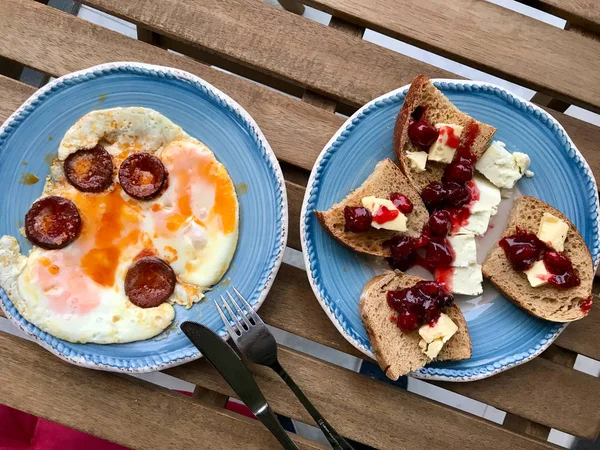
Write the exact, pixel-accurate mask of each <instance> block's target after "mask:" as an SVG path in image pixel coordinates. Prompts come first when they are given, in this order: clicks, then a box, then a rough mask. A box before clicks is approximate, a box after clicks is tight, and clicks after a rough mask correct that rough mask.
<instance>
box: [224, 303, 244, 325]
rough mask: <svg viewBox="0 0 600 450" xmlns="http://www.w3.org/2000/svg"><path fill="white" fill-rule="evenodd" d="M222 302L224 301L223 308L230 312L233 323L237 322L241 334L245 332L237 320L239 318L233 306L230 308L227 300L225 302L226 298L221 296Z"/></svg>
mask: <svg viewBox="0 0 600 450" xmlns="http://www.w3.org/2000/svg"><path fill="white" fill-rule="evenodd" d="M221 300H223V306H224V307H225V308H227V311H229V315H230V316H231V318H232V319H233V321H234V322H235V324H236V325H237V327H238V329H239V332H240V333H243V332H244V327H243V326H242V324H241V322H240V320H239V319H238V318H237V316H236V315H235V314H234V313H233V311H232V309H231V306H229V303H227V300H225V297H223V295H221Z"/></svg>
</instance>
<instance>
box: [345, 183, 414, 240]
mask: <svg viewBox="0 0 600 450" xmlns="http://www.w3.org/2000/svg"><path fill="white" fill-rule="evenodd" d="M390 200H391V202H392V203H393V204H394V206H395V207H396V208H398V211H400V212H402V213H403V214H409V213H411V212H412V210H413V204H412V202H411V201H410V199H409V198H408V197H407V196H406V195H404V194H400V193H398V192H393V193H391V194H390ZM398 211H396V210H395V209H389V208H387V207H385V206H383V205H382V206H381V207H380V208H379V209H378V210H377V211H375V214H371V212H370V211H369V210H368V209H367V208H363V207H362V206H346V207H345V208H344V222H345V223H344V231H351V232H353V233H364V232H365V231H369V230H370V229H371V222H373V221H374V222H376V223H378V224H380V225H381V224H384V223H386V222H389V221H390V220H394V219H395V218H396V217H398V215H399V214H400V213H399V212H398Z"/></svg>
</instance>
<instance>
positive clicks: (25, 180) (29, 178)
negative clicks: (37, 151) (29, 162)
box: [19, 172, 40, 186]
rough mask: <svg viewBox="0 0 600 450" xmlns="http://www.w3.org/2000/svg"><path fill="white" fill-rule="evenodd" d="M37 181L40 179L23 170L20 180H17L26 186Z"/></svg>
mask: <svg viewBox="0 0 600 450" xmlns="http://www.w3.org/2000/svg"><path fill="white" fill-rule="evenodd" d="M38 181H40V179H39V178H38V177H36V176H35V175H34V174H32V173H31V172H25V173H23V174H21V180H19V183H21V184H24V185H26V186H31V185H32V184H35V183H37V182H38Z"/></svg>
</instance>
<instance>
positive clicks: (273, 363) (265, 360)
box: [215, 287, 354, 450]
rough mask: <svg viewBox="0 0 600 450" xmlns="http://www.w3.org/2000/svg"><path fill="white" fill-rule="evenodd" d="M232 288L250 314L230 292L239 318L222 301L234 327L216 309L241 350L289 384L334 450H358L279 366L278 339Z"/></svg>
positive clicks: (225, 301) (219, 308) (222, 297)
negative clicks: (276, 340) (336, 429)
mask: <svg viewBox="0 0 600 450" xmlns="http://www.w3.org/2000/svg"><path fill="white" fill-rule="evenodd" d="M232 288H233V291H234V292H235V293H236V295H237V297H238V298H239V300H240V301H241V303H242V304H243V307H244V308H245V309H246V311H247V313H244V311H243V310H242V307H240V305H239V303H238V302H237V301H236V300H235V298H234V297H233V296H232V295H231V293H229V292H226V294H227V296H228V297H229V301H230V302H231V304H233V307H234V308H235V310H236V311H237V312H238V315H239V318H238V316H237V315H236V314H234V312H233V310H232V308H231V306H230V305H229V302H227V300H226V299H225V297H224V296H223V295H221V300H223V306H224V307H225V309H227V311H228V312H229V315H230V316H231V318H232V322H233V324H232V323H230V321H229V320H228V319H227V317H225V314H224V312H223V310H222V309H221V307H220V306H219V304H218V303H217V302H216V301H215V305H217V310H218V311H219V314H220V316H221V319H223V322H224V323H225V326H226V327H227V331H228V332H229V335H230V336H231V339H232V340H233V342H234V344H235V345H236V347H237V348H238V350H239V351H240V352H241V353H242V355H243V356H245V357H246V358H247V359H248V360H250V361H252V362H253V363H256V364H260V365H262V366H267V367H270V368H271V369H273V370H274V371H275V372H276V373H277V374H278V375H279V376H280V377H281V378H282V379H283V381H285V382H286V384H287V385H288V386H289V387H290V389H291V390H292V391H293V392H294V394H296V397H298V400H300V403H302V404H303V405H304V407H305V408H306V410H307V411H308V412H309V414H310V415H311V416H312V418H313V419H314V420H315V422H316V423H317V425H318V426H319V428H320V429H321V431H323V434H325V437H326V438H327V440H328V441H329V443H330V444H331V445H332V447H333V448H334V449H336V450H354V449H353V447H352V446H351V445H350V444H348V442H347V441H346V440H345V439H344V438H343V437H342V436H340V435H339V434H338V432H337V431H335V430H334V429H333V427H332V426H331V425H329V423H328V422H327V421H326V420H325V419H324V418H323V416H322V415H321V414H320V413H319V411H317V409H316V408H315V407H314V406H313V404H312V403H311V402H310V401H309V400H308V398H306V396H305V395H304V393H303V392H302V391H301V390H300V388H299V387H298V385H297V384H296V383H294V380H292V378H291V377H290V376H289V375H288V373H287V372H286V371H285V369H284V368H283V367H282V366H281V364H279V361H278V360H277V343H276V342H275V338H274V337H273V335H272V334H271V332H270V331H269V330H268V329H267V327H266V326H265V324H264V322H263V321H262V320H261V318H260V317H259V316H258V314H256V312H255V311H254V309H253V308H252V307H251V306H250V305H249V304H248V302H247V301H246V299H245V298H244V297H243V296H242V294H240V293H239V291H238V290H237V289H236V288H235V287H232Z"/></svg>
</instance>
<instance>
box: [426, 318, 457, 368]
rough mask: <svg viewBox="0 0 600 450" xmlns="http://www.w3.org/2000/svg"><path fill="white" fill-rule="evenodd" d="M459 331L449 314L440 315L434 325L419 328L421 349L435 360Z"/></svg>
mask: <svg viewBox="0 0 600 450" xmlns="http://www.w3.org/2000/svg"><path fill="white" fill-rule="evenodd" d="M457 331H458V326H457V325H456V324H455V323H454V322H453V321H452V319H451V318H450V317H449V316H448V315H447V314H444V313H442V314H440V318H439V319H438V321H437V322H436V323H435V324H434V325H433V326H430V325H429V324H427V325H423V326H422V327H421V328H419V335H420V336H421V340H420V341H419V347H420V348H421V349H422V350H423V353H425V354H426V355H427V356H429V357H430V358H431V359H433V358H435V357H436V356H437V355H438V354H439V353H440V350H441V349H442V347H443V346H444V344H445V343H446V342H448V340H449V339H450V338H451V337H452V336H454V334H455V333H456V332H457Z"/></svg>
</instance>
